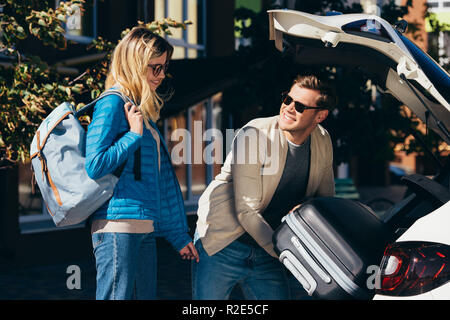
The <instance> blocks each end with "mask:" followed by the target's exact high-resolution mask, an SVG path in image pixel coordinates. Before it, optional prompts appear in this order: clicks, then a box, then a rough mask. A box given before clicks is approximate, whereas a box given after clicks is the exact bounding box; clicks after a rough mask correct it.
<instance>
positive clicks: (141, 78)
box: [105, 27, 173, 126]
mask: <svg viewBox="0 0 450 320" xmlns="http://www.w3.org/2000/svg"><path fill="white" fill-rule="evenodd" d="M164 52H167V60H166V62H167V61H169V60H170V58H171V57H172V53H173V47H172V46H171V45H170V44H169V43H168V42H167V41H166V40H165V39H164V38H162V37H160V36H159V35H157V34H155V33H153V32H151V31H150V30H148V29H147V28H145V27H134V28H133V29H132V30H131V31H130V32H128V34H127V35H126V36H125V37H123V39H122V40H120V42H119V44H118V45H117V46H116V48H115V49H114V52H113V54H112V58H111V64H110V67H109V73H108V76H107V78H106V85H105V86H106V89H109V88H111V87H113V86H116V85H119V86H120V90H121V91H122V92H123V93H124V94H125V95H127V96H128V97H130V98H131V99H132V100H133V101H134V102H135V103H136V104H137V105H138V106H139V107H140V110H141V113H142V116H143V117H144V120H145V122H146V125H147V126H148V119H151V120H152V121H153V122H156V121H157V120H158V119H159V114H160V110H161V108H162V106H163V104H164V101H163V99H162V98H161V97H160V96H159V95H158V94H157V93H156V92H155V91H153V90H152V89H151V88H150V86H149V84H148V81H147V72H148V64H149V61H150V60H151V59H153V58H157V57H160V56H161V55H163V54H164Z"/></svg>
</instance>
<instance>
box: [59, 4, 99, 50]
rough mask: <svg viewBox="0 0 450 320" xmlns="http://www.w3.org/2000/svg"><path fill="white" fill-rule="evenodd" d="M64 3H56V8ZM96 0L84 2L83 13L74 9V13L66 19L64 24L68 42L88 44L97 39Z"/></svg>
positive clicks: (78, 9)
mask: <svg viewBox="0 0 450 320" xmlns="http://www.w3.org/2000/svg"><path fill="white" fill-rule="evenodd" d="M61 2H64V1H62V0H61V1H59V0H57V1H56V7H58V6H59V4H60V3H61ZM97 10H98V4H97V0H86V2H85V4H84V6H83V11H81V9H80V8H77V7H75V10H74V13H73V14H72V15H71V16H69V17H67V21H66V23H65V28H66V38H67V39H68V40H72V41H76V42H80V43H90V42H92V40H93V39H95V38H97V23H98V22H97V19H98V17H97V16H98V15H97Z"/></svg>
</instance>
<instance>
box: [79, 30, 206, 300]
mask: <svg viewBox="0 0 450 320" xmlns="http://www.w3.org/2000/svg"><path fill="white" fill-rule="evenodd" d="M172 52H173V47H172V46H171V45H170V44H169V43H168V42H167V41H166V40H165V39H163V38H161V37H159V36H158V35H155V34H153V33H152V32H150V31H149V30H148V29H145V28H143V27H136V28H133V29H132V30H131V31H130V32H129V33H128V34H127V35H126V36H125V37H124V38H123V39H122V40H121V41H120V43H119V44H118V45H117V47H116V48H115V50H114V53H113V56H112V61H111V66H110V70H109V74H108V77H107V80H106V88H107V89H108V88H113V89H118V90H120V91H121V92H122V93H123V94H124V95H126V96H127V97H128V98H130V99H131V100H132V101H134V102H135V104H132V103H129V102H127V103H125V104H124V102H123V101H122V99H121V98H120V97H118V96H116V95H109V96H106V97H104V98H102V99H100V100H99V101H98V102H97V104H96V105H95V108H94V114H93V117H92V122H91V124H90V125H89V128H88V133H87V142H86V170H87V172H88V174H89V176H90V177H91V178H93V179H98V178H101V177H102V176H104V175H106V174H110V173H114V172H116V170H118V169H119V168H121V166H123V164H125V165H124V166H123V169H122V172H121V174H120V179H119V181H118V183H117V185H116V187H115V189H114V194H113V196H112V197H111V199H110V200H109V201H107V202H106V203H105V204H104V205H103V206H102V207H101V208H99V209H98V210H97V211H96V212H95V213H94V214H93V215H92V217H91V223H92V224H91V232H92V243H93V249H94V255H95V259H96V268H97V290H96V298H97V299H133V298H135V299H155V298H156V261H157V260H156V243H155V236H156V235H159V236H164V237H165V238H166V239H167V240H168V241H169V242H170V243H171V245H172V246H173V247H174V248H175V249H176V250H177V251H179V253H180V255H181V256H182V258H183V259H191V260H192V259H196V260H197V261H198V254H197V251H196V250H195V247H194V246H193V244H192V240H191V237H190V236H189V234H188V226H187V221H186V215H185V212H184V204H183V198H182V195H181V191H180V187H179V184H178V180H177V178H176V176H175V173H174V171H173V167H172V164H171V161H170V157H169V153H168V151H167V147H166V146H165V144H164V139H163V138H162V136H161V134H160V132H159V130H158V128H157V126H156V125H155V122H156V121H157V120H158V118H159V112H160V109H161V107H162V99H161V98H160V97H159V96H158V94H157V93H156V89H157V88H158V86H159V85H160V84H161V81H162V80H163V79H164V77H165V75H166V71H167V66H168V63H169V60H170V58H171V56H172ZM137 150H139V152H136V151H137ZM135 161H138V162H140V165H138V166H135ZM136 167H139V168H140V174H136V173H135V172H134V169H135V168H136Z"/></svg>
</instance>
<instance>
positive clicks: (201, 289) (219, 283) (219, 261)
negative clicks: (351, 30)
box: [192, 240, 290, 300]
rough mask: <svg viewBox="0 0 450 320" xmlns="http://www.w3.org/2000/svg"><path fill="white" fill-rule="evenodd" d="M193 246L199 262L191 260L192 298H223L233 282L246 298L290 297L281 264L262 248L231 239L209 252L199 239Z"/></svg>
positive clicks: (227, 293)
mask: <svg viewBox="0 0 450 320" xmlns="http://www.w3.org/2000/svg"><path fill="white" fill-rule="evenodd" d="M195 247H196V248H197V251H198V253H199V256H200V262H198V263H197V262H195V261H193V262H192V298H193V299H194V300H226V299H229V296H230V293H231V291H232V290H233V287H234V286H235V285H236V284H239V285H240V286H241V289H242V291H243V293H244V296H245V298H246V299H249V300H260V299H264V300H288V299H290V293H289V285H288V279H287V276H286V272H285V269H284V267H283V265H282V264H281V263H280V262H279V261H278V260H277V259H276V258H274V257H272V256H271V255H269V254H268V253H267V252H266V251H265V250H264V249H263V248H261V247H254V246H251V245H248V244H245V243H242V242H239V241H237V240H236V241H234V242H232V243H231V244H229V245H228V246H227V247H225V248H224V249H222V250H221V251H219V252H217V253H216V254H214V255H212V256H209V255H208V254H207V253H206V251H205V249H204V248H203V246H202V243H201V241H196V243H195Z"/></svg>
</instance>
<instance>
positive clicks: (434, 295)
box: [374, 202, 450, 300]
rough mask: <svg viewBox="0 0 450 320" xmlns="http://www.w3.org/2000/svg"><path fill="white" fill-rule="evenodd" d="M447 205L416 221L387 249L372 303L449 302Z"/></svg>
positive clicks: (449, 206)
mask: <svg viewBox="0 0 450 320" xmlns="http://www.w3.org/2000/svg"><path fill="white" fill-rule="evenodd" d="M449 226H450V202H447V203H446V204H445V205H443V206H441V207H440V208H438V209H437V210H435V211H433V212H432V213H430V214H428V215H427V216H425V217H423V218H420V219H419V220H417V221H416V222H415V223H414V224H413V225H412V226H411V227H410V228H409V229H408V230H406V231H405V233H403V234H402V236H401V237H400V238H399V239H398V240H397V242H395V243H394V244H392V245H391V246H389V247H388V248H387V249H386V251H385V256H384V258H383V261H382V263H381V277H380V279H379V281H380V282H379V283H380V286H381V287H380V289H378V290H377V292H378V293H379V294H377V295H376V296H375V297H374V299H375V300H385V299H399V298H400V297H401V298H403V299H420V300H434V299H436V300H442V299H446V300H448V299H450V282H449V280H450V264H449V262H450V260H449V258H450V232H449Z"/></svg>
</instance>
